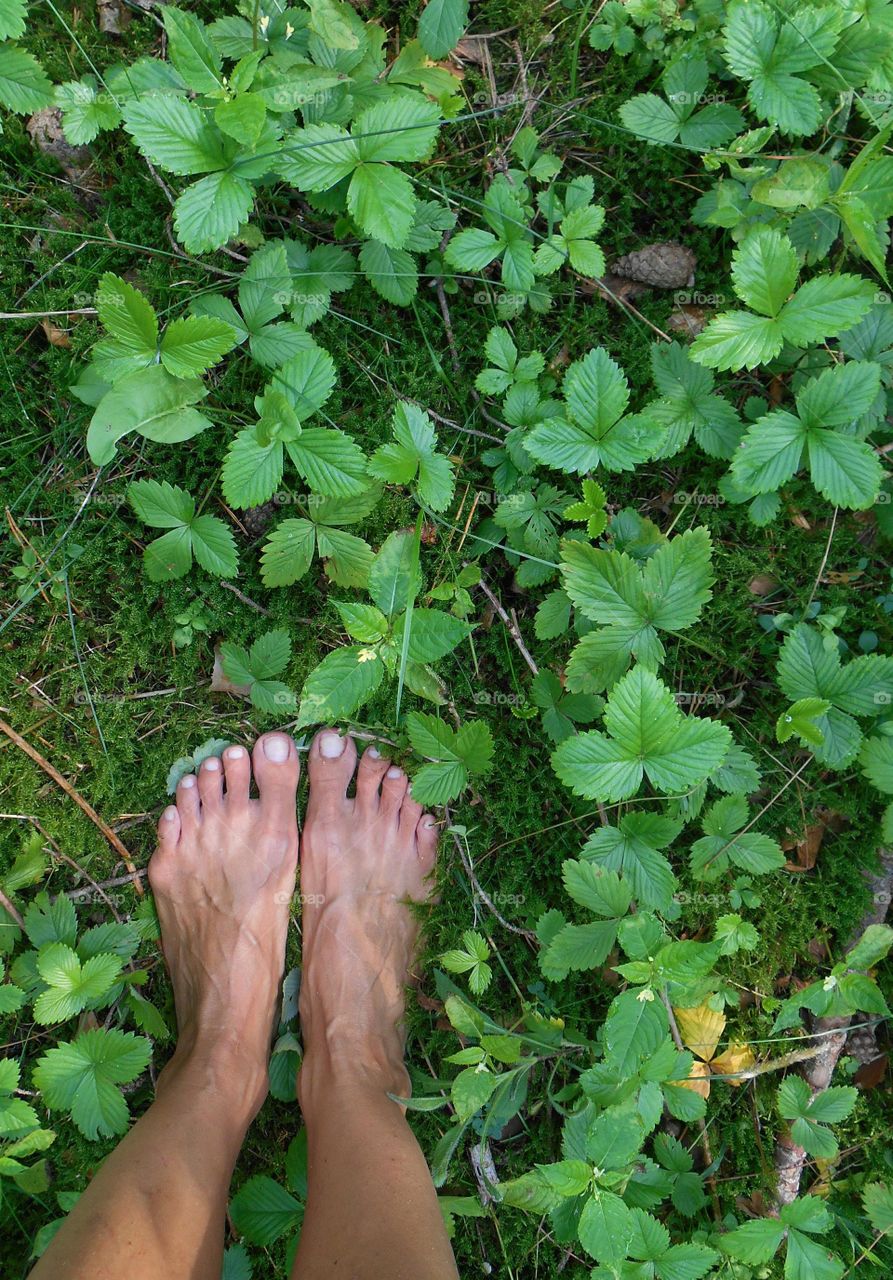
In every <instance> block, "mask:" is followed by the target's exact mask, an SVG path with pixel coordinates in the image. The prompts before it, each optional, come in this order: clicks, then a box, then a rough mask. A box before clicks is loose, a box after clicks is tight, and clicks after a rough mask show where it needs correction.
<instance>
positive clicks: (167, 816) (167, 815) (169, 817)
mask: <svg viewBox="0 0 893 1280" xmlns="http://www.w3.org/2000/svg"><path fill="white" fill-rule="evenodd" d="M176 816H177V810H176V809H175V808H174V806H173V805H172V804H169V805H168V807H167V808H166V809H165V811H164V813H163V814H162V815H161V820H162V822H173V820H174V818H176Z"/></svg>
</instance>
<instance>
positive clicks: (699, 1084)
mask: <svg viewBox="0 0 893 1280" xmlns="http://www.w3.org/2000/svg"><path fill="white" fill-rule="evenodd" d="M673 1083H674V1084H678V1086H679V1088H680V1089H691V1091H692V1093H699V1094H700V1095H701V1097H702V1098H709V1097H710V1068H709V1067H708V1066H707V1063H706V1062H698V1061H697V1059H696V1060H695V1061H694V1062H693V1063H692V1064H691V1074H690V1075H689V1077H688V1079H687V1080H676V1081H674V1082H673Z"/></svg>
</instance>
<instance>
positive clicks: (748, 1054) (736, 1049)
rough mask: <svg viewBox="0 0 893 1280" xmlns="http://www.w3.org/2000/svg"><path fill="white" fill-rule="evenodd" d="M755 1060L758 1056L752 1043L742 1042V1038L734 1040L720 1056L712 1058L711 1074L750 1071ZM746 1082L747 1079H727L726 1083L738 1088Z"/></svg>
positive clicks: (723, 1074)
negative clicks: (754, 1053)
mask: <svg viewBox="0 0 893 1280" xmlns="http://www.w3.org/2000/svg"><path fill="white" fill-rule="evenodd" d="M755 1062H756V1058H755V1057H754V1055H753V1051H752V1049H751V1047H750V1045H749V1044H742V1043H741V1041H740V1040H733V1041H732V1042H731V1044H730V1045H729V1047H728V1048H727V1049H724V1050H723V1052H722V1053H721V1054H719V1056H718V1057H716V1058H711V1059H710V1063H709V1066H710V1074H711V1075H714V1076H728V1075H730V1074H732V1073H733V1072H736V1071H749V1070H750V1068H751V1067H752V1066H753V1065H754V1063H755ZM746 1083H747V1082H746V1081H745V1080H726V1084H730V1085H733V1086H734V1087H735V1088H736V1089H740V1088H741V1086H742V1085H743V1084H746Z"/></svg>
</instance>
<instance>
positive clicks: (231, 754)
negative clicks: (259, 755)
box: [223, 747, 245, 760]
mask: <svg viewBox="0 0 893 1280" xmlns="http://www.w3.org/2000/svg"><path fill="white" fill-rule="evenodd" d="M223 754H224V755H225V756H226V758H227V760H241V759H242V756H243V755H244V754H245V748H244V747H227V749H226V750H225V751H224V753H223Z"/></svg>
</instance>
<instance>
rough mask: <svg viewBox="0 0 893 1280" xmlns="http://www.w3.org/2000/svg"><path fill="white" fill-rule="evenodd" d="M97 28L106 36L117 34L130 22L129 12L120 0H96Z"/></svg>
mask: <svg viewBox="0 0 893 1280" xmlns="http://www.w3.org/2000/svg"><path fill="white" fill-rule="evenodd" d="M96 15H97V18H98V25H99V30H100V31H102V32H104V33H105V35H107V36H119V35H120V34H121V32H122V31H123V30H124V28H125V27H127V26H129V24H130V13H129V12H128V10H127V9H126V8H125V7H124V5H123V4H122V3H121V0H96Z"/></svg>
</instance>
